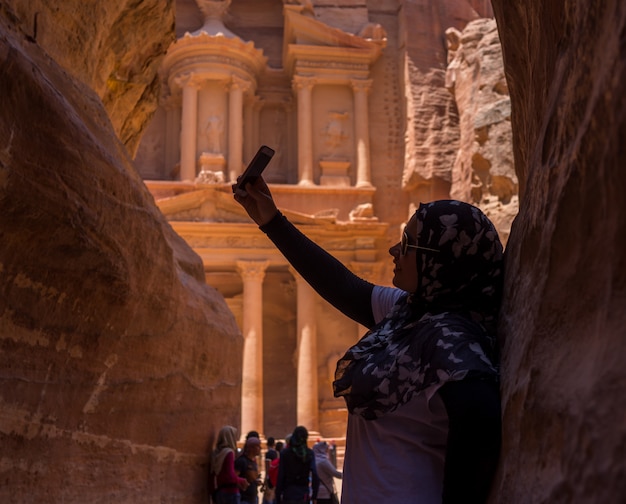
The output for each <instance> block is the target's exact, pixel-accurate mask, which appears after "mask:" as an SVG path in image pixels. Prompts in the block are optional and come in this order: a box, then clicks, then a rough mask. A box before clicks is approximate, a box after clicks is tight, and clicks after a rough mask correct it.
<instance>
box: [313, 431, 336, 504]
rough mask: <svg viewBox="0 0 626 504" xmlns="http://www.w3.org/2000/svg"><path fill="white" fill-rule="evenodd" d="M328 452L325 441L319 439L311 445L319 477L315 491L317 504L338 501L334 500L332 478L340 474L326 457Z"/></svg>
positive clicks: (329, 503)
mask: <svg viewBox="0 0 626 504" xmlns="http://www.w3.org/2000/svg"><path fill="white" fill-rule="evenodd" d="M329 452H330V446H329V445H328V443H327V442H326V441H319V442H317V443H315V444H314V445H313V454H314V455H315V467H316V469H317V477H318V478H319V479H320V487H319V490H318V491H317V504H335V503H336V502H338V501H337V500H336V492H335V481H334V479H333V478H341V477H342V474H341V471H338V470H337V469H336V468H335V466H334V465H333V463H332V462H331V461H330V459H329V457H328V454H329ZM333 497H335V499H333Z"/></svg>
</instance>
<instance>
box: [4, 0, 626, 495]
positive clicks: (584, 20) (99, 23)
mask: <svg viewBox="0 0 626 504" xmlns="http://www.w3.org/2000/svg"><path fill="white" fill-rule="evenodd" d="M313 3H314V4H315V5H316V8H318V7H320V8H319V9H318V10H320V11H321V12H322V14H324V15H326V16H328V18H329V19H332V18H333V17H334V16H335V14H336V11H335V10H334V9H335V7H334V4H333V5H330V4H331V2H313ZM351 3H353V4H354V6H355V9H354V10H355V11H356V10H357V9H356V7H358V10H359V11H365V10H367V9H369V11H370V17H371V18H372V19H373V20H375V19H376V18H377V17H379V18H381V20H384V19H385V20H386V19H387V18H389V21H388V23H387V25H386V26H388V25H389V26H393V23H395V22H396V21H395V20H392V19H391V16H390V15H388V14H387V11H389V12H394V13H395V12H400V13H401V15H402V16H405V17H406V19H409V20H414V21H416V24H415V26H410V27H408V28H407V27H404V32H402V33H404V34H405V35H404V36H406V37H407V40H406V41H400V42H398V43H397V44H396V47H405V45H406V54H407V57H406V58H405V60H404V63H401V62H400V63H399V61H401V57H399V58H398V61H395V62H393V63H392V62H390V63H389V65H388V66H386V67H384V68H382V69H380V71H381V72H382V71H384V70H386V69H387V68H393V66H394V65H405V66H406V71H405V72H403V74H402V75H404V78H405V79H406V82H404V83H403V85H402V86H401V87H402V89H403V90H408V94H407V96H406V97H405V98H406V101H407V103H406V104H404V105H405V107H406V112H407V113H408V115H409V116H410V117H407V118H404V117H403V118H401V119H400V120H398V122H400V121H401V120H404V119H407V121H408V127H407V137H408V139H407V142H406V146H407V149H406V150H404V151H403V154H404V156H405V164H404V166H405V170H404V172H403V173H402V174H397V175H396V178H395V179H393V180H391V182H389V177H388V176H386V180H385V181H383V180H380V181H378V180H377V181H375V182H376V185H377V186H378V187H380V188H381V189H383V188H385V187H386V186H385V184H391V183H394V184H396V185H402V186H403V188H404V189H405V190H406V191H407V193H410V194H411V195H415V194H421V193H420V189H419V188H420V187H421V186H424V187H426V186H428V187H429V188H428V190H424V191H423V193H424V194H429V195H431V196H432V195H437V194H439V193H438V192H437V191H438V190H440V189H437V187H435V189H433V186H437V184H438V182H437V181H438V180H439V181H440V182H441V184H442V185H443V189H441V193H446V194H447V192H448V191H449V189H450V188H451V187H452V186H454V187H455V190H456V191H458V194H464V195H465V196H466V197H468V198H469V199H472V198H474V200H476V203H480V204H484V205H487V207H483V208H486V210H489V208H490V207H489V205H491V204H492V202H494V201H495V200H497V204H501V203H502V201H505V202H506V201H507V197H508V196H510V195H511V194H512V192H513V191H512V190H511V187H512V186H513V185H516V184H517V183H518V182H517V181H518V179H519V185H520V191H521V194H522V197H521V203H520V214H519V216H518V218H517V220H516V222H515V225H514V227H513V229H512V232H511V236H510V238H509V242H508V246H507V295H508V297H507V300H506V306H505V309H504V314H503V318H502V356H503V363H502V365H503V380H502V381H503V385H502V392H503V414H504V446H503V454H502V460H501V465H500V469H499V473H498V476H497V480H496V482H495V484H494V488H493V493H492V498H491V502H492V503H513V504H515V503H520V504H524V503H594V504H595V503H598V502H621V501H623V500H625V499H626V478H625V476H626V474H625V472H626V471H625V466H626V373H625V371H624V366H623V362H624V357H626V348H625V345H626V337H625V334H624V333H625V330H624V323H625V322H626V320H625V319H626V311H625V310H624V307H625V306H626V265H625V264H624V258H625V257H626V238H624V235H623V234H622V233H621V231H622V229H623V224H622V222H623V221H624V219H625V218H626V215H625V214H626V204H625V200H624V194H625V192H626V177H625V176H624V174H623V165H624V160H625V159H626V146H625V144H624V139H626V100H625V98H624V96H625V95H626V92H625V91H626V90H625V85H624V82H625V79H626V5H624V2H622V1H620V0H607V1H605V2H597V1H595V0H586V1H584V0H583V1H579V2H574V1H573V0H566V1H556V0H548V1H544V2H539V1H538V0H531V1H524V2H522V1H521V0H513V1H504V0H494V2H493V7H494V9H493V12H494V13H495V17H496V20H497V23H498V30H499V36H500V39H501V41H502V45H503V54H504V60H505V70H506V83H504V82H502V79H501V78H500V77H498V75H497V72H495V73H488V72H486V71H485V70H488V69H486V68H485V66H484V65H482V66H481V64H480V61H479V60H480V59H482V58H485V57H486V59H485V61H489V56H490V55H493V54H494V52H497V51H498V50H499V49H498V48H497V47H496V46H497V44H495V42H496V37H495V33H494V32H493V29H492V28H493V27H492V26H489V23H485V22H483V21H484V20H477V21H476V22H475V23H472V24H471V25H470V26H468V27H467V28H466V27H465V25H466V21H467V20H471V19H476V18H477V17H480V16H484V15H489V14H490V12H489V11H490V5H489V2H485V1H473V2H461V1H453V0H449V1H440V2H417V1H406V2H400V1H398V2H393V1H392V0H386V1H384V2H382V4H384V6H385V8H386V10H385V12H383V11H382V10H378V11H377V7H378V8H379V9H380V5H381V3H379V2H373V1H369V2H366V1H362V2H358V1H357V2H351ZM396 4H397V9H396ZM426 5H428V6H430V7H425V6H426ZM468 5H471V6H472V7H473V9H475V11H476V12H478V14H479V15H480V16H479V15H477V14H476V12H474V11H471V12H470V11H468V10H467V6H468ZM390 6H391V7H393V9H391V8H389V7H390ZM458 6H460V7H463V6H465V7H464V8H465V9H466V11H464V12H461V13H460V14H459V17H458V22H457V23H451V24H449V25H446V26H442V25H440V21H441V20H442V19H446V20H449V19H450V17H452V16H453V14H452V13H453V12H454V9H455V8H456V7H458ZM324 7H325V8H324ZM173 9H174V7H173V2H172V1H159V0H144V1H140V2H136V1H133V2H131V1H122V2H96V3H93V2H72V1H66V2H63V3H62V4H61V3H50V2H44V1H42V0H34V1H28V2H26V1H24V0H22V1H20V0H14V1H10V0H0V216H1V217H0V240H1V243H2V245H3V246H2V248H1V249H0V285H1V286H2V287H1V288H2V294H1V296H0V501H2V502H76V503H78V502H112V501H115V502H133V503H141V502H204V501H205V499H206V496H205V495H204V491H205V490H204V488H205V483H204V476H203V475H204V473H205V467H204V466H203V464H204V463H205V461H206V453H207V449H208V447H209V445H210V443H211V441H212V439H211V435H212V433H213V432H215V430H216V429H217V428H219V426H221V425H222V424H224V423H231V424H234V425H237V424H238V422H239V407H240V406H239V401H240V397H241V390H240V376H241V367H240V356H241V353H242V341H241V336H240V334H239V331H238V329H237V327H236V325H235V322H234V319H233V316H232V314H231V313H230V311H229V310H228V308H227V307H226V305H225V303H224V301H223V299H222V297H221V296H220V295H219V294H218V293H217V292H216V291H215V290H214V289H212V288H211V287H208V286H206V285H205V283H204V272H203V266H202V263H201V261H200V259H199V258H198V257H197V256H196V255H195V254H194V253H193V252H192V251H191V250H190V249H189V247H188V246H187V245H186V244H185V243H184V242H183V241H182V240H181V239H180V238H179V237H178V236H177V235H176V234H175V233H174V232H173V231H172V229H171V228H170V226H169V225H168V224H167V222H166V221H165V220H164V218H163V217H162V215H161V214H160V212H159V211H158V210H157V209H156V207H155V205H154V202H153V200H152V197H151V196H150V194H148V192H147V190H146V189H145V187H144V185H143V183H142V181H141V180H140V179H139V177H138V176H137V175H136V173H135V172H134V170H133V168H132V166H131V162H130V159H129V153H133V152H134V151H135V149H136V147H137V144H138V142H139V139H140V138H141V134H142V131H143V129H144V126H145V124H146V122H147V121H148V120H149V118H150V116H151V114H152V111H153V110H154V109H155V107H156V95H157V93H158V92H159V90H158V85H157V82H158V79H157V77H156V75H157V69H158V66H159V63H160V61H161V58H162V56H163V54H164V52H165V50H166V49H167V47H168V45H169V44H170V42H171V41H172V40H173V39H174V33H173V32H174V27H173V19H174V12H173ZM346 19H348V17H346ZM420 20H421V21H420ZM346 22H347V21H346ZM419 23H421V24H419ZM448 28H453V29H454V30H457V31H452V32H449V31H448V32H447V30H448ZM398 31H402V30H400V29H399V30H398ZM390 33H391V30H390ZM398 38H401V36H398ZM390 39H391V37H390ZM446 39H447V46H448V54H447V55H446V54H444V49H443V48H444V47H445V45H446ZM419 40H422V41H424V43H427V44H432V46H433V47H436V45H437V44H436V41H439V45H440V47H441V48H442V49H441V53H439V54H433V56H432V60H428V61H423V60H421V59H419V58H416V57H414V56H415V55H416V54H417V53H418V51H417V44H418V41H419ZM390 47H393V45H391V41H390ZM476 54H479V55H480V58H478V57H477V56H476ZM446 58H448V63H449V64H450V65H451V66H452V72H451V71H450V69H449V71H448V72H447V73H446V69H445V60H446ZM435 67H438V68H437V69H436V70H434V68H435ZM483 71H485V72H484V73H483ZM476 74H481V75H480V78H481V79H482V80H481V79H479V80H474V79H473V77H474V76H475V75H476ZM393 75H394V76H395V75H396V74H393ZM481 82H482V84H480V83H481ZM477 83H478V84H477ZM504 84H506V88H507V89H506V90H505V89H504ZM446 87H447V88H448V89H447V90H446V89H445V88H446ZM482 93H484V94H489V95H491V99H493V98H494V97H495V98H496V103H499V105H500V106H499V107H491V108H490V109H489V113H483V112H481V108H480V106H478V105H480V104H481V103H482V102H481V99H482V98H483V97H484V96H482V95H481V94H482ZM506 93H510V112H509V108H508V102H507V101H506V98H505V94H506ZM453 95H454V103H453V100H452V96H453ZM394 103H395V102H394ZM491 103H493V100H491ZM457 106H458V107H459V109H458V117H457V118H456V122H455V121H454V120H451V118H452V119H454V117H453V115H454V114H455V113H456V112H457V111H455V110H454V109H455V107H457ZM433 108H436V109H437V110H439V109H442V113H441V115H440V116H435V115H433V114H426V113H425V112H424V111H426V110H429V109H433ZM443 109H445V110H443ZM391 110H392V112H391V113H390V112H388V111H387V110H386V109H385V111H384V113H385V114H391V115H393V114H395V113H397V112H398V109H397V108H392V109H391ZM374 112H376V110H374ZM509 113H510V120H511V122H510V123H509V116H508V115H507V114H509ZM380 114H381V117H382V115H383V112H380ZM429 118H430V122H428V121H427V119H429ZM508 124H511V125H512V128H511V130H510V131H507V127H508ZM448 128H454V129H456V131H455V132H454V135H450V134H449V133H450V132H449V130H448ZM485 128H486V129H485ZM459 131H460V134H459ZM507 135H510V136H511V137H512V139H513V143H514V148H515V156H514V160H515V169H516V173H517V177H515V176H513V175H512V174H511V173H509V172H505V173H501V172H495V173H491V174H490V176H489V177H484V178H480V177H478V179H473V178H472V177H473V174H469V176H468V173H469V172H467V171H464V170H465V168H466V167H467V166H468V165H467V164H465V165H462V166H460V170H458V171H457V173H459V174H463V173H465V178H463V177H459V179H454V180H453V177H451V175H450V172H449V171H448V167H449V166H450V165H455V164H458V163H457V162H458V161H459V157H458V152H459V149H462V150H464V152H465V153H466V154H465V155H464V156H463V159H464V160H465V162H467V160H470V161H475V162H476V165H477V166H478V167H479V169H482V170H483V171H482V173H485V169H484V167H485V166H486V165H487V164H494V165H497V166H498V167H499V168H501V167H509V168H510V160H507V159H505V160H502V159H499V158H498V157H497V156H498V155H499V153H500V151H499V150H498V149H496V148H495V147H493V146H494V145H496V144H497V143H498V142H502V141H508V138H509V137H508V136H507ZM459 138H460V140H454V141H455V142H456V143H455V144H454V145H452V146H450V145H446V143H447V142H448V141H449V140H450V139H459ZM486 140H488V141H486ZM400 151H401V149H400V148H399V147H397V148H394V150H393V152H394V153H397V152H400ZM394 155H395V154H394ZM461 164H462V163H461ZM479 171H480V170H479ZM401 178H402V180H400V179H401ZM379 182H380V183H379ZM384 192H385V191H381V193H384ZM385 198H386V199H385ZM409 199H410V198H409V196H407V197H406V200H403V203H407V202H408V201H409ZM512 199H513V197H512V196H511V200H512ZM389 200H390V197H389V196H387V197H385V196H384V195H382V196H380V200H379V202H380V203H381V205H380V206H385V205H386V204H387V203H389V204H390V205H391V204H392V202H390V201H389ZM515 208H516V207H515ZM498 211H499V210H498Z"/></svg>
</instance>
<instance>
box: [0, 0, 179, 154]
mask: <svg viewBox="0 0 626 504" xmlns="http://www.w3.org/2000/svg"><path fill="white" fill-rule="evenodd" d="M174 3H175V2H174V0H142V1H139V2H138V1H136V0H119V1H115V2H76V1H70V2H66V1H64V2H62V3H59V2H48V1H45V0H2V2H1V3H0V15H2V17H4V18H6V19H7V20H9V21H10V22H11V24H12V25H13V26H15V27H18V28H19V29H20V30H21V31H22V32H23V33H24V35H25V36H26V37H28V39H29V40H30V41H31V42H32V43H36V44H38V45H39V46H41V47H44V48H45V50H46V52H47V53H48V54H49V55H50V56H51V57H52V58H53V59H54V60H55V61H56V62H57V63H58V64H59V65H61V66H62V67H63V68H64V69H65V70H66V71H68V72H70V73H71V74H72V76H73V77H76V78H77V79H79V80H80V81H82V82H83V83H84V84H86V85H87V86H89V87H90V88H92V89H93V90H94V91H95V92H96V94H97V95H98V96H99V97H100V98H101V99H102V101H103V103H104V106H105V108H106V110H107V113H108V115H109V117H110V119H111V122H112V124H113V128H114V130H115V133H116V134H117V135H118V136H119V138H120V139H121V140H122V142H123V143H124V144H125V145H126V147H127V148H128V150H129V152H131V153H133V152H134V151H135V149H136V148H137V145H138V143H139V140H140V139H141V133H142V132H143V129H144V127H145V125H146V123H147V121H148V120H149V119H150V118H151V117H152V114H153V112H154V110H155V109H156V98H157V96H158V93H159V79H158V75H157V72H158V69H159V65H160V63H161V59H162V56H163V55H164V54H165V51H166V50H167V48H168V47H169V45H170V44H171V43H172V42H173V41H174Z"/></svg>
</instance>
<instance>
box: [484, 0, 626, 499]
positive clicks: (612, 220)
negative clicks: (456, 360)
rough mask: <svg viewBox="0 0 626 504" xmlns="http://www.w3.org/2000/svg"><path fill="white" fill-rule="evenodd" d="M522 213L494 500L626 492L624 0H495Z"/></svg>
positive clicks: (514, 236)
mask: <svg viewBox="0 0 626 504" xmlns="http://www.w3.org/2000/svg"><path fill="white" fill-rule="evenodd" d="M493 5H494V11H495V16H496V20H497V22H498V29H499V31H500V38H501V40H502V46H503V53H504V62H505V69H506V75H507V81H508V85H509V91H510V96H511V110H512V114H511V117H512V128H513V145H514V152H515V165H516V171H517V175H518V177H519V180H520V193H521V200H520V212H519V215H518V217H517V218H516V221H515V222H514V225H513V229H512V232H511V237H510V239H509V243H508V247H507V251H506V255H507V271H506V277H507V280H506V293H507V296H506V304H505V308H504V317H503V320H502V329H503V331H502V335H503V341H502V356H503V363H502V369H503V376H502V383H503V385H502V390H503V409H504V447H503V455H502V462H501V468H500V474H499V478H498V481H497V482H496V485H495V486H494V489H493V497H492V500H491V501H492V502H494V503H496V502H507V503H511V502H519V503H528V502H532V503H550V504H553V503H576V504H585V503H588V504H592V503H594V504H595V503H598V502H624V501H625V500H626V477H625V476H626V372H625V368H624V359H625V358H626V330H625V326H626V310H625V307H626V264H625V262H624V258H626V239H625V235H624V222H625V220H626V199H625V198H624V194H625V191H626V176H625V174H624V163H625V160H626V143H625V141H624V140H625V139H626V86H625V84H624V83H625V82H626V5H625V4H624V2H622V1H620V0H608V1H606V2H595V1H585V2H575V1H569V0H566V1H560V0H559V1H556V0H550V1H543V2H539V1H536V0H533V1H530V2H528V1H508V0H506V1H504V0H494V2H493Z"/></svg>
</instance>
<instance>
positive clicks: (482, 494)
mask: <svg viewBox="0 0 626 504" xmlns="http://www.w3.org/2000/svg"><path fill="white" fill-rule="evenodd" d="M439 394H440V395H441V398H442V399H443V402H444V404H445V407H446V410H447V412H448V422H449V423H448V443H447V446H446V461H445V469H444V471H445V472H444V481H443V501H442V502H443V504H484V503H485V502H486V501H487V498H488V497H489V490H490V488H491V482H492V480H493V476H494V473H495V471H496V467H497V465H498V457H499V454H500V445H501V436H502V435H501V422H502V421H501V412H500V392H499V388H498V384H497V382H495V381H484V380H477V379H467V380H462V381H455V382H448V383H446V384H445V385H443V386H442V387H441V389H440V390H439Z"/></svg>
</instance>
